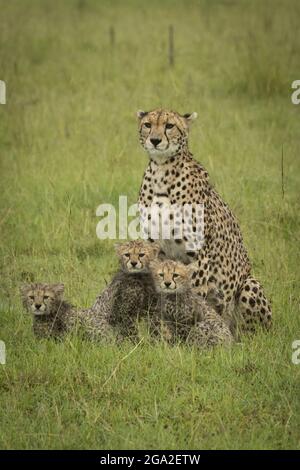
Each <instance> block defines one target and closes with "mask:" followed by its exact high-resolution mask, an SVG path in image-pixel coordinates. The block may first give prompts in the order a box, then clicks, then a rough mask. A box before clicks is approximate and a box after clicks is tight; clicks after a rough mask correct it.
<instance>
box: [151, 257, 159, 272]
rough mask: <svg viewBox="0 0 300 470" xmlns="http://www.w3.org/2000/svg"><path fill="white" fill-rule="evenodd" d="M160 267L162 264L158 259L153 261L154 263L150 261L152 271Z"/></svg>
mask: <svg viewBox="0 0 300 470" xmlns="http://www.w3.org/2000/svg"><path fill="white" fill-rule="evenodd" d="M159 265H160V263H159V261H157V260H156V259H155V260H153V261H150V264H149V267H150V271H156V270H157V269H158V267H159Z"/></svg>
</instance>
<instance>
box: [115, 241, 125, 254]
mask: <svg viewBox="0 0 300 470" xmlns="http://www.w3.org/2000/svg"><path fill="white" fill-rule="evenodd" d="M122 245H123V243H115V244H114V249H115V252H116V253H117V255H119V254H121V248H122Z"/></svg>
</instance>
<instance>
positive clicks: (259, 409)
mask: <svg viewBox="0 0 300 470" xmlns="http://www.w3.org/2000/svg"><path fill="white" fill-rule="evenodd" d="M0 10H1V29H0V44H1V49H0V79H2V80H5V82H6V86H7V104H6V105H0V156H1V200H0V229H1V238H0V250H1V257H0V262H1V266H0V269H1V284H0V295H1V305H0V307H1V313H0V339H2V340H4V341H5V343H6V348H7V363H6V365H5V366H0V390H1V393H0V403H1V404H0V423H1V424H0V447H1V448H3V449H11V448H19V449H32V448H50V449H54V448H56V449H62V448H64V449H65V448H82V449H83V448H87V449H91V448H100V449H104V448H108V449H121V448H122V449H132V448H150V449H154V448H160V449H167V448H169V449H176V448H184V449H193V448H201V449H220V448H225V449H233V448H238V449H254V448H257V449H275V448H277V449H278V448H280V449H291V448H298V449H299V448H300V431H299V430H300V417H299V416H300V400H299V387H300V366H296V365H294V364H292V361H291V356H292V346H291V345H292V341H293V340H295V339H299V338H300V317H299V263H300V257H299V241H300V217H299V213H300V203H299V184H300V163H299V111H300V106H298V107H297V106H294V105H292V103H291V99H290V96H291V92H292V90H291V83H292V82H293V81H294V80H295V79H298V78H299V66H300V60H299V51H298V50H297V46H298V45H299V43H300V30H299V25H298V18H299V14H300V6H299V2H297V0H288V1H283V0H282V1H279V0H272V1H271V0H265V1H263V2H262V1H259V0H252V1H246V0H240V1H235V0H228V1H226V0H222V1H221V0H218V1H217V0H215V1H208V0H202V1H201V0H199V1H194V0H191V1H190V2H183V1H169V0H166V1H164V2H159V1H158V0H153V1H152V2H151V6H150V5H149V4H147V3H146V2H138V1H134V0H128V1H126V2H125V1H115V2H109V1H108V0H107V1H104V0H103V1H101V2H97V1H95V0H94V1H93V0H78V1H68V0H66V1H64V2H58V1H53V0H51V1H50V0H45V1H38V0H28V1H26V2H21V0H19V1H17V0H12V1H10V2H5V1H4V0H0ZM169 24H173V25H174V31H175V64H174V67H173V68H170V67H169V66H168V55H167V38H168V26H169ZM111 26H113V27H114V31H115V43H114V45H113V46H112V45H111V44H110V33H109V31H110V27H111ZM298 47H299V46H298ZM156 106H164V107H170V108H173V109H175V110H178V111H180V112H183V113H185V112H192V111H197V112H198V114H199V118H198V121H197V122H196V123H195V124H194V128H193V130H192V132H191V139H190V140H191V142H190V146H191V149H192V151H193V153H194V155H195V156H196V158H197V159H198V160H199V161H201V162H202V163H203V164H204V165H205V166H206V168H207V169H208V171H209V173H210V175H211V179H212V180H213V182H214V184H215V185H216V186H217V188H218V190H219V192H220V193H221V195H222V196H223V197H224V199H225V200H226V201H227V202H228V203H229V204H230V206H231V207H232V209H233V211H234V213H235V214H236V215H237V217H238V219H239V221H240V224H241V228H242V231H243V235H244V240H245V243H246V245H247V247H248V250H249V253H250V256H251V259H252V261H253V272H254V273H255V275H256V276H257V277H258V278H259V279H260V280H262V282H263V284H264V286H265V289H266V291H267V293H268V295H269V297H270V298H272V300H273V310H274V327H273V329H272V331H271V332H270V333H268V334H263V333H259V334H257V335H256V336H255V338H252V339H249V338H245V340H244V341H243V343H242V344H239V345H236V346H235V347H233V349H232V350H231V351H230V352H228V351H224V350H216V351H212V352H203V353H201V354H200V353H197V352H196V351H194V350H190V349H187V348H184V347H182V346H177V347H173V348H171V347H168V346H166V345H164V344H161V345H157V346H151V345H149V344H148V342H147V339H146V338H145V339H144V340H143V341H142V342H141V343H140V344H139V346H138V347H137V348H136V349H134V350H133V345H132V344H129V343H128V344H127V343H126V344H124V345H122V346H120V347H116V346H113V345H111V346H103V345H93V344H89V343H87V342H85V341H83V340H81V339H80V338H76V337H70V338H68V339H67V340H66V341H65V342H63V343H55V342H52V341H42V342H38V341H36V340H35V339H34V337H33V335H32V331H31V323H30V318H29V316H26V315H25V314H24V312H23V310H22V308H21V304H20V299H19V295H18V287H19V285H20V283H22V282H24V281H26V280H27V279H30V280H41V281H43V280H45V281H63V282H64V283H65V285H66V291H67V297H68V298H69V299H72V301H73V302H75V303H76V304H78V305H82V306H88V305H90V304H91V303H92V302H93V300H94V298H95V296H96V295H97V294H98V293H99V291H100V290H101V289H102V288H103V287H104V285H105V280H107V281H108V280H109V278H110V276H111V274H112V273H113V272H114V270H115V269H116V266H117V263H116V259H115V257H114V256H113V244H112V242H109V241H100V240H98V239H97V237H96V225H97V222H98V218H97V217H96V208H97V206H98V205H99V204H101V203H103V202H112V203H114V204H116V203H117V201H118V197H119V194H124V195H127V196H128V198H129V203H133V202H135V201H136V199H137V193H138V189H139V185H140V182H141V178H142V174H143V169H144V168H145V166H146V162H147V158H146V156H145V155H144V154H143V152H142V150H141V149H140V147H139V144H138V138H137V131H136V121H135V117H134V115H135V111H136V110H137V109H139V108H144V109H149V108H154V107H156ZM282 148H283V155H284V180H283V183H284V196H283V193H282V178H281V153H282Z"/></svg>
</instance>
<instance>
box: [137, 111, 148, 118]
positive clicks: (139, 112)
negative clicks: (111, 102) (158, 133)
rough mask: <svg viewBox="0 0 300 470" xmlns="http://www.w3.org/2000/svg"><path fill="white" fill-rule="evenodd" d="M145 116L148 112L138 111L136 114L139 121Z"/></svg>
mask: <svg viewBox="0 0 300 470" xmlns="http://www.w3.org/2000/svg"><path fill="white" fill-rule="evenodd" d="M147 114H148V111H142V110H141V109H139V110H138V111H137V113H136V115H137V117H138V118H139V119H143V117H145V116H146V115H147Z"/></svg>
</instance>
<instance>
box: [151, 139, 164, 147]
mask: <svg viewBox="0 0 300 470" xmlns="http://www.w3.org/2000/svg"><path fill="white" fill-rule="evenodd" d="M150 142H151V144H152V145H154V147H157V146H158V144H160V143H161V139H150Z"/></svg>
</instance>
